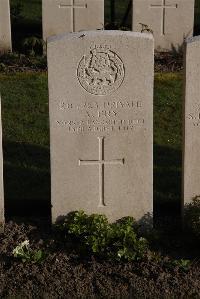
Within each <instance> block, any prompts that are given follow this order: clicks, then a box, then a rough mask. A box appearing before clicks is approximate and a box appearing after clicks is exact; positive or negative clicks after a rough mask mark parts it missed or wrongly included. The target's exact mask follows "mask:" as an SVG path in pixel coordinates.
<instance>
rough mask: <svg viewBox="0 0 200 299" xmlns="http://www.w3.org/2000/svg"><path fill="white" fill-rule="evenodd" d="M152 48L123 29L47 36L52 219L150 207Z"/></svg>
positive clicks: (148, 40) (144, 211) (147, 39)
mask: <svg viewBox="0 0 200 299" xmlns="http://www.w3.org/2000/svg"><path fill="white" fill-rule="evenodd" d="M153 48H154V45H153V37H152V35H150V34H141V33H133V32H122V31H100V32H98V31H96V32H95V31H91V32H81V33H74V34H73V33H71V34H70V33H69V34H66V35H62V36H59V37H53V38H49V39H48V47H47V49H48V67H49V98H50V134H51V178H52V180H51V191H52V193H51V196H52V217H53V221H56V220H57V219H58V217H59V216H62V215H66V214H67V213H68V212H70V211H75V210H80V209H82V210H84V211H86V212H87V213H103V214H106V215H107V216H108V218H109V219H110V220H111V221H112V220H115V219H119V218H121V217H124V216H128V215H130V216H134V217H135V218H136V219H137V220H139V219H140V220H141V219H144V217H147V218H148V216H150V214H151V213H152V203H153V199H152V189H153V182H152V174H153V165H152V164H153V157H152V156H153V154H152V147H153ZM147 218H146V220H149V219H147Z"/></svg>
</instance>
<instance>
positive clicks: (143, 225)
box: [55, 211, 153, 232]
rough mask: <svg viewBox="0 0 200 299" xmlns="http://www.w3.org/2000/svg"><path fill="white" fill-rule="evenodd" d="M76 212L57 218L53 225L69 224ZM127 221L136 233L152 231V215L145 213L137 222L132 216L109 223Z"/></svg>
mask: <svg viewBox="0 0 200 299" xmlns="http://www.w3.org/2000/svg"><path fill="white" fill-rule="evenodd" d="M77 212H80V211H72V212H69V213H68V214H67V215H60V216H58V217H57V219H56V222H55V224H56V225H62V224H64V223H71V222H72V220H73V219H74V217H75V214H76V213H77ZM99 215H104V216H105V214H99ZM129 220H130V221H131V222H132V223H133V226H134V228H135V229H136V230H137V231H140V232H147V231H150V230H152V228H153V214H152V213H146V214H145V215H144V216H143V217H142V218H140V219H139V220H137V221H136V220H135V219H134V217H133V215H127V216H126V217H122V218H120V219H117V220H115V221H113V222H110V223H118V224H124V223H126V222H127V221H129Z"/></svg>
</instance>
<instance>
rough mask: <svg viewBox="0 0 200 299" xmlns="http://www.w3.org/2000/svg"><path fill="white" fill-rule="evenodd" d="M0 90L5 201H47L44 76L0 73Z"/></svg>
mask: <svg viewBox="0 0 200 299" xmlns="http://www.w3.org/2000/svg"><path fill="white" fill-rule="evenodd" d="M0 91H1V95H2V114H3V115H2V118H3V148H4V168H5V169H4V180H5V198H6V203H8V205H10V204H11V205H12V204H14V203H15V202H17V201H19V200H20V201H24V202H26V203H27V205H29V203H30V201H34V200H39V201H41V200H49V198H50V179H49V176H50V171H49V168H50V166H49V122H48V92H47V75H46V74H15V75H0Z"/></svg>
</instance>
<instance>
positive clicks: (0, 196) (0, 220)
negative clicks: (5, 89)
mask: <svg viewBox="0 0 200 299" xmlns="http://www.w3.org/2000/svg"><path fill="white" fill-rule="evenodd" d="M4 221H5V220H4V187H3V150H2V125H1V96H0V232H1V231H2V229H3V227H4Z"/></svg>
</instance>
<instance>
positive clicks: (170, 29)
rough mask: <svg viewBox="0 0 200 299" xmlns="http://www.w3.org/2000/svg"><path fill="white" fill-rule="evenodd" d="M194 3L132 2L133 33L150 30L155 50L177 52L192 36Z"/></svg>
mask: <svg viewBox="0 0 200 299" xmlns="http://www.w3.org/2000/svg"><path fill="white" fill-rule="evenodd" d="M194 1H195V0H133V31H141V30H142V29H143V30H147V31H148V30H150V31H151V30H152V31H153V35H154V39H155V49H156V50H158V51H159V50H161V51H162V50H172V49H174V48H175V49H176V50H177V49H179V48H180V47H181V46H182V45H183V42H184V39H186V38H188V37H191V36H192V35H193V27H194ZM145 25H146V26H145Z"/></svg>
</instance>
